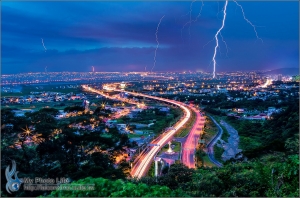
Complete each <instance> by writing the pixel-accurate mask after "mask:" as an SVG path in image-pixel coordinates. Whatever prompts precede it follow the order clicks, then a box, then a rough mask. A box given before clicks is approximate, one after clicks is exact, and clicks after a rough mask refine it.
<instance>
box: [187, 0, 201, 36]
mask: <svg viewBox="0 0 300 198" xmlns="http://www.w3.org/2000/svg"><path fill="white" fill-rule="evenodd" d="M195 1H196V0H193V1H192V3H191V5H190V11H189V14H190V20H189V21H188V22H186V23H185V24H184V25H183V27H182V28H181V38H182V31H183V30H184V28H185V26H187V25H188V24H189V39H191V24H192V23H194V22H197V20H198V18H199V17H200V16H201V13H202V8H203V6H204V3H203V0H202V1H201V2H202V5H201V8H200V11H199V13H198V15H197V16H196V18H195V19H194V20H192V11H193V3H194V2H195Z"/></svg>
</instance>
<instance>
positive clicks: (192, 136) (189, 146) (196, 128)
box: [182, 108, 204, 168]
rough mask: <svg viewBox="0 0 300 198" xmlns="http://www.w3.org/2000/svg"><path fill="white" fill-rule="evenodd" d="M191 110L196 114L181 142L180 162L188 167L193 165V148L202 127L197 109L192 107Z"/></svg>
mask: <svg viewBox="0 0 300 198" xmlns="http://www.w3.org/2000/svg"><path fill="white" fill-rule="evenodd" d="M192 110H193V111H194V112H195V114H196V121H195V123H194V125H193V128H192V129H191V131H190V133H189V134H188V137H187V139H186V141H185V143H184V144H183V151H182V163H183V164H185V165H186V166H187V167H189V168H196V167H195V150H196V147H197V145H198V141H199V139H200V135H201V131H202V129H203V127H204V121H203V118H202V117H201V115H200V113H199V110H197V109H194V108H192Z"/></svg>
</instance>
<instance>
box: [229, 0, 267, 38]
mask: <svg viewBox="0 0 300 198" xmlns="http://www.w3.org/2000/svg"><path fill="white" fill-rule="evenodd" d="M233 1H234V2H235V3H236V5H238V6H239V7H240V8H241V11H242V13H243V17H244V19H245V21H247V23H249V24H250V25H251V26H252V27H253V30H254V32H255V35H256V38H257V39H258V40H261V42H262V43H263V40H262V39H261V38H260V37H259V36H258V34H257V31H256V28H255V25H253V24H252V23H251V21H249V20H248V19H247V18H246V16H245V13H244V9H243V7H242V6H241V5H240V4H238V2H236V0H233Z"/></svg>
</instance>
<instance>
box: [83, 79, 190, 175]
mask: <svg viewBox="0 0 300 198" xmlns="http://www.w3.org/2000/svg"><path fill="white" fill-rule="evenodd" d="M82 87H83V88H84V89H87V90H89V91H92V92H95V93H99V94H101V95H102V94H103V93H101V92H100V91H99V90H96V89H93V88H90V87H88V86H86V85H83V86H82ZM112 89H113V88H112ZM114 90H115V91H119V92H126V93H130V94H131V95H134V96H143V97H145V98H150V99H154V100H159V101H163V102H168V103H170V104H174V105H176V106H179V107H180V108H181V109H183V111H184V113H185V114H184V116H183V119H181V120H179V121H178V122H177V123H176V124H175V126H174V127H173V129H171V130H170V131H168V132H166V133H164V134H162V135H160V136H159V137H158V138H156V139H155V140H153V141H152V142H151V144H157V146H155V147H152V148H150V150H149V151H148V152H145V151H144V152H142V154H141V155H140V156H139V160H138V162H137V163H136V164H135V165H134V167H133V168H132V171H131V175H132V177H135V178H141V177H143V176H144V175H145V174H146V172H147V170H148V168H149V167H150V165H151V162H152V160H154V156H155V155H156V154H157V153H158V151H159V150H160V149H161V148H162V147H163V146H164V145H165V144H167V142H168V141H169V140H170V139H171V138H172V137H173V136H174V135H175V133H177V132H178V130H179V129H180V128H181V127H183V126H184V125H185V124H186V123H187V122H188V120H189V119H190V117H191V111H190V109H188V108H187V107H185V106H184V103H181V102H178V101H174V100H169V99H165V98H159V97H156V96H149V95H146V94H141V93H134V92H128V91H124V90H120V89H115V88H114Z"/></svg>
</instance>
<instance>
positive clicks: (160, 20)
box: [151, 15, 165, 72]
mask: <svg viewBox="0 0 300 198" xmlns="http://www.w3.org/2000/svg"><path fill="white" fill-rule="evenodd" d="M164 17H165V15H164V16H162V17H161V18H160V20H159V23H158V25H157V28H156V33H155V36H156V42H157V45H156V49H155V52H154V64H153V67H152V69H151V72H152V70H153V68H154V67H155V64H156V51H157V49H158V46H159V42H158V38H157V33H158V28H159V25H160V23H161V20H162V19H163V18H164Z"/></svg>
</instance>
